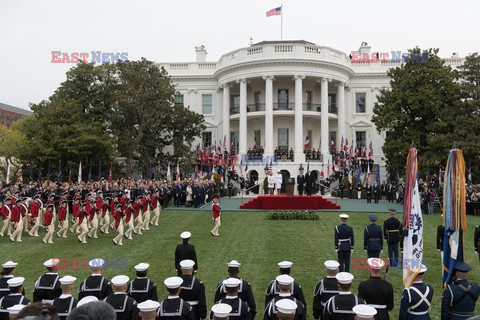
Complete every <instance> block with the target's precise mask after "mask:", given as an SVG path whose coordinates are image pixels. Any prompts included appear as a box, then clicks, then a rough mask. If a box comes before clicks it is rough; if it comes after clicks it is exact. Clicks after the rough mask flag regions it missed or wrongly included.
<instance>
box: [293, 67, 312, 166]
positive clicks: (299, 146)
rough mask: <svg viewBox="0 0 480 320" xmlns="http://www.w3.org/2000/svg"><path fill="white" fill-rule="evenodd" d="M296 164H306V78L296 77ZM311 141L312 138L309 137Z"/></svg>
mask: <svg viewBox="0 0 480 320" xmlns="http://www.w3.org/2000/svg"><path fill="white" fill-rule="evenodd" d="M294 79H295V147H294V150H293V152H294V155H295V162H305V155H304V154H303V108H302V104H303V92H302V91H303V83H302V81H303V79H305V76H302V75H295V77H294ZM309 138H310V139H311V137H309Z"/></svg>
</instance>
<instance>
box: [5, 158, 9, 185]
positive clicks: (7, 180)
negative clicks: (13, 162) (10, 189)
mask: <svg viewBox="0 0 480 320" xmlns="http://www.w3.org/2000/svg"><path fill="white" fill-rule="evenodd" d="M5 180H6V182H7V184H9V183H10V160H9V159H7V179H5Z"/></svg>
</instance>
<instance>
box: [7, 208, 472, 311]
mask: <svg viewBox="0 0 480 320" xmlns="http://www.w3.org/2000/svg"><path fill="white" fill-rule="evenodd" d="M266 214H267V213H264V212H224V213H223V215H222V218H223V221H222V227H221V228H220V234H221V237H218V238H214V237H212V236H211V235H210V233H209V231H210V230H211V228H212V227H213V222H212V220H211V213H210V211H163V212H162V215H161V216H160V224H161V225H160V226H158V227H153V228H152V229H151V230H150V231H146V232H145V234H144V235H141V236H138V235H134V240H124V246H123V247H119V246H114V245H113V244H112V242H111V239H112V238H113V237H114V233H112V231H111V233H110V234H108V235H104V234H101V233H99V237H100V238H99V239H88V241H89V243H88V244H86V245H82V244H80V243H79V242H78V241H77V239H76V237H75V236H73V235H72V234H69V238H68V239H59V238H56V237H55V238H54V242H55V244H53V245H45V244H43V243H42V242H41V239H42V238H41V237H39V238H31V237H29V236H28V235H24V236H23V242H22V243H11V242H10V241H9V239H8V238H7V237H4V238H2V239H0V243H1V247H2V250H1V252H2V253H3V254H2V256H1V260H2V262H3V261H7V260H14V261H16V262H18V263H19V265H18V268H17V275H18V276H24V277H25V278H26V285H25V286H26V288H25V290H26V292H27V297H28V298H31V297H32V288H33V284H34V282H35V280H36V279H37V277H38V276H40V275H41V274H42V273H43V272H44V271H45V269H44V267H43V262H44V261H45V260H47V259H48V258H49V257H61V258H64V259H74V258H77V259H89V258H91V257H96V256H100V257H103V258H104V259H107V260H109V259H111V260H115V261H117V260H121V259H127V261H128V268H127V269H123V270H122V269H118V268H117V269H108V270H105V271H104V274H105V276H106V277H107V278H109V279H110V278H111V277H113V276H114V275H117V274H127V275H128V276H130V277H131V278H132V277H134V275H135V273H134V269H133V266H134V265H136V264H137V263H139V262H148V263H150V265H151V267H150V277H151V278H152V279H153V280H154V281H155V282H156V283H157V285H158V287H159V296H160V297H164V296H165V294H166V291H165V290H164V287H163V280H164V279H165V278H166V277H169V276H172V275H175V270H174V250H175V246H176V245H177V244H178V243H180V242H181V239H180V233H181V232H182V231H185V230H188V231H190V232H192V234H193V236H192V239H191V243H192V244H194V245H195V247H196V250H197V255H198V262H199V272H198V273H197V277H198V278H200V279H202V280H203V281H204V282H205V286H206V289H207V303H208V306H209V307H210V306H211V305H212V303H213V301H212V300H213V294H214V290H215V287H216V284H217V283H218V282H219V281H220V280H221V279H222V278H224V277H225V276H226V271H227V265H226V263H227V262H228V261H230V260H231V259H236V260H238V261H239V262H240V263H241V264H242V266H241V268H240V275H241V276H242V277H244V278H245V279H246V280H248V281H249V282H250V283H251V285H252V287H253V290H254V294H255V298H256V301H257V309H258V311H259V316H260V315H261V312H262V309H263V303H264V297H265V296H264V294H265V289H266V286H267V284H268V283H269V281H270V280H272V279H273V278H275V276H276V275H277V274H278V266H277V263H278V262H279V261H281V260H290V261H292V262H293V267H292V276H293V277H294V278H295V280H296V281H298V283H300V284H301V285H302V286H303V290H304V293H305V297H306V299H307V303H308V318H309V319H312V312H311V306H312V295H313V288H314V286H315V284H316V282H317V281H318V280H319V279H321V278H322V277H323V276H324V265H323V262H324V261H325V260H327V259H336V253H335V251H334V244H333V229H334V226H335V225H336V224H338V223H339V218H338V213H333V212H320V213H318V214H319V215H320V220H318V221H269V220H267V219H266ZM378 217H379V221H383V220H384V219H385V218H387V213H385V214H379V215H378ZM399 217H401V215H399ZM424 221H425V223H424V225H425V228H424V237H425V241H424V243H425V248H424V258H425V259H427V264H428V266H429V271H428V272H427V275H426V278H425V281H426V282H428V283H430V284H431V285H433V287H434V289H435V296H434V301H433V305H432V310H431V315H432V318H433V319H440V301H441V285H442V280H441V277H440V275H441V271H440V270H441V269H440V255H439V253H438V252H437V250H436V247H435V239H436V228H437V226H438V225H439V224H440V223H441V219H440V215H439V214H436V215H430V216H424ZM367 223H368V213H351V214H350V221H349V224H350V225H352V226H353V227H354V230H355V233H356V238H355V240H356V244H355V248H356V249H355V251H354V253H353V255H352V256H354V257H361V258H366V253H365V252H364V251H363V250H362V249H363V228H364V227H365V225H366V224H367ZM478 223H480V219H479V218H477V217H470V216H469V217H468V232H467V234H466V236H465V241H466V244H467V248H468V249H467V250H466V260H467V262H470V263H471V265H472V266H473V271H472V273H471V279H472V280H474V281H477V282H480V276H479V272H478V271H479V262H478V257H477V256H476V255H475V254H474V250H473V227H474V225H476V224H478ZM41 235H43V233H42V234H41ZM381 257H382V258H387V257H388V255H387V250H386V248H385V250H384V252H383V253H382V254H381ZM123 261H125V260H123ZM119 267H125V263H122V264H120V265H119ZM352 273H353V274H354V276H355V280H354V292H355V293H357V290H356V288H357V286H358V283H359V282H360V281H361V280H363V279H366V278H367V277H368V271H367V270H366V269H356V270H352ZM66 274H71V275H73V276H76V277H77V278H78V279H79V281H82V280H83V279H84V278H85V277H87V276H88V274H89V271H88V270H84V269H77V270H60V275H66ZM401 277H402V274H401V270H400V269H396V270H392V269H390V272H389V281H390V282H391V283H392V284H393V286H394V288H395V303H396V305H395V309H394V310H393V311H392V312H391V316H392V317H393V318H396V317H397V316H398V306H399V301H400V297H401V292H402V287H401ZM79 281H77V288H78V282H79ZM477 310H478V309H477ZM477 313H478V312H477Z"/></svg>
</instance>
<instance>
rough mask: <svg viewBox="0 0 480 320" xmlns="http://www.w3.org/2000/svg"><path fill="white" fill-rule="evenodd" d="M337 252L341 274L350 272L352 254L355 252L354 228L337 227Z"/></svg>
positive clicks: (341, 225) (344, 225)
mask: <svg viewBox="0 0 480 320" xmlns="http://www.w3.org/2000/svg"><path fill="white" fill-rule="evenodd" d="M334 243H335V250H338V252H337V254H338V263H340V267H339V270H340V272H343V271H345V272H350V253H351V250H353V245H354V236H353V228H352V227H350V226H349V225H347V224H340V225H338V226H336V227H335V238H334Z"/></svg>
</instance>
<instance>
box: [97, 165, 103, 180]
mask: <svg viewBox="0 0 480 320" xmlns="http://www.w3.org/2000/svg"><path fill="white" fill-rule="evenodd" d="M101 177H102V164H101V163H99V164H98V174H97V180H100V178H101Z"/></svg>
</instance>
